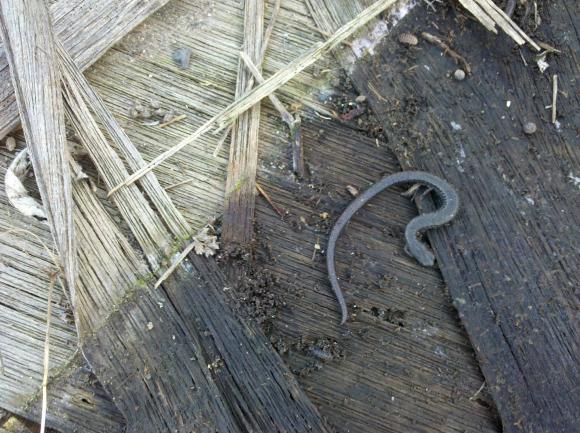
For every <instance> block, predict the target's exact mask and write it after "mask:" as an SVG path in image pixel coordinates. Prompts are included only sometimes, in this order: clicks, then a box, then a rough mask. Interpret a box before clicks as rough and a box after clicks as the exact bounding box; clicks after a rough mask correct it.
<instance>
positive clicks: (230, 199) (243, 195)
mask: <svg viewBox="0 0 580 433" xmlns="http://www.w3.org/2000/svg"><path fill="white" fill-rule="evenodd" d="M244 15H245V19H244V46H243V50H242V51H243V52H244V53H245V54H247V55H248V56H249V57H250V58H251V59H252V61H253V62H254V63H256V64H258V68H260V69H261V63H262V62H261V60H262V39H263V34H264V3H263V1H262V0H245V2H244ZM253 81H254V79H253V77H252V74H251V73H250V72H249V71H248V68H247V67H246V66H245V65H244V63H243V62H242V61H240V62H239V65H238V82H237V85H236V98H238V99H239V98H241V97H242V96H243V95H244V94H245V93H246V92H248V91H249V90H251V87H250V86H249V83H250V82H253ZM259 128H260V103H258V104H256V105H254V106H253V107H252V108H250V109H249V110H248V111H246V112H245V113H242V114H241V115H240V117H238V119H237V120H236V121H235V122H234V126H233V129H232V139H231V144H230V159H229V162H228V177H227V179H226V193H225V198H224V216H223V228H222V230H223V231H222V239H223V242H224V243H225V245H226V246H227V247H228V248H234V247H235V246H236V245H238V246H241V247H243V248H246V247H248V244H249V243H250V241H251V240H252V235H253V225H254V208H255V205H256V203H255V198H256V167H257V164H258V133H259Z"/></svg>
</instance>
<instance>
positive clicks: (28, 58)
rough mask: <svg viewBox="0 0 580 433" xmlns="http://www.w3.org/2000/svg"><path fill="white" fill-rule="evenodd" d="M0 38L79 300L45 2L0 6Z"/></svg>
mask: <svg viewBox="0 0 580 433" xmlns="http://www.w3.org/2000/svg"><path fill="white" fill-rule="evenodd" d="M0 33H1V35H2V39H3V41H4V50H5V52H6V57H7V59H8V63H9V64H10V72H11V75H12V84H13V85H14V91H15V94H16V100H17V102H18V109H19V112H20V119H21V121H22V126H23V129H24V135H25V137H26V142H27V143H28V149H29V151H30V159H31V161H32V165H33V167H34V172H35V174H36V182H37V184H38V189H39V191H40V195H41V197H42V202H43V205H44V208H45V210H46V215H47V219H48V222H49V225H50V227H51V232H52V235H53V237H54V240H55V244H56V246H57V249H58V252H59V256H60V263H61V266H62V267H63V270H64V276H65V279H66V282H67V286H68V291H69V295H70V299H71V302H72V303H73V304H74V300H75V277H76V247H75V240H74V224H73V200H72V190H71V175H70V171H69V165H68V159H69V155H68V150H67V141H66V134H65V124H64V107H63V103H62V95H61V89H60V73H59V70H58V64H57V62H56V51H55V46H54V40H53V35H52V32H51V24H50V21H49V13H48V9H47V6H46V3H45V2H44V1H42V0H22V1H17V2H14V1H11V0H1V1H0Z"/></svg>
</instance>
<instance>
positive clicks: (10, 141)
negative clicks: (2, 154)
mask: <svg viewBox="0 0 580 433" xmlns="http://www.w3.org/2000/svg"><path fill="white" fill-rule="evenodd" d="M14 149H16V139H15V138H14V137H6V150H8V152H12V151H13V150H14Z"/></svg>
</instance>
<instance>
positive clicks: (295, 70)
mask: <svg viewBox="0 0 580 433" xmlns="http://www.w3.org/2000/svg"><path fill="white" fill-rule="evenodd" d="M395 3H397V0H379V1H377V2H375V3H374V4H373V5H371V6H370V7H368V8H367V9H365V10H364V11H362V12H361V13H360V14H359V15H358V16H357V17H356V18H354V19H353V20H352V21H350V22H348V23H346V24H345V25H344V26H342V27H341V28H340V29H338V30H337V31H336V32H335V33H334V34H333V35H332V36H331V37H330V38H329V39H328V40H327V41H326V42H324V43H319V44H316V45H315V46H314V47H313V48H312V49H310V50H308V51H307V52H306V53H304V54H303V55H302V56H300V57H298V58H297V59H296V60H294V61H293V62H291V63H290V64H289V65H288V66H286V67H285V68H284V69H282V70H280V71H278V72H276V73H275V74H274V75H272V76H271V77H270V78H268V79H267V80H266V81H264V83H262V84H260V85H259V86H257V87H255V88H254V89H253V90H252V91H251V92H249V93H247V94H246V95H244V96H243V97H242V98H241V99H238V100H236V101H235V102H232V103H231V104H230V105H228V106H227V107H226V108H224V109H223V110H222V111H220V112H219V113H218V114H217V115H216V116H214V117H212V118H211V119H209V120H208V121H207V122H205V123H204V124H203V125H202V126H200V127H199V129H198V130H197V131H195V132H194V133H193V134H192V135H190V136H189V137H186V138H185V139H183V140H182V141H181V142H179V143H178V144H176V145H175V146H174V147H172V148H171V149H169V150H167V151H166V152H164V153H162V154H161V155H159V156H158V157H157V158H155V159H154V160H153V161H151V162H150V163H149V164H147V165H145V166H143V167H141V168H140V169H139V170H137V171H135V173H133V174H132V175H131V176H129V177H128V178H127V179H125V181H124V182H123V183H120V184H118V185H117V186H115V187H114V188H113V189H112V190H111V191H110V192H109V195H110V194H112V193H114V192H115V191H117V190H118V189H119V188H121V187H123V186H127V185H130V184H132V183H133V182H135V181H136V180H137V179H139V178H141V177H142V176H143V175H145V174H146V173H149V172H150V171H151V170H153V169H154V168H155V167H157V166H158V165H160V164H161V163H163V161H165V160H166V159H167V158H169V157H171V156H173V155H175V154H176V153H177V152H179V151H180V150H181V149H183V148H184V147H185V146H187V145H188V144H191V143H193V142H194V141H195V140H197V139H198V138H199V137H201V136H202V135H204V134H205V133H207V132H208V131H210V130H211V129H212V127H213V126H214V125H217V126H218V127H219V129H224V128H225V127H227V126H228V125H229V124H230V123H231V122H232V121H233V120H234V119H236V118H237V117H238V116H239V115H240V114H241V113H243V112H244V111H246V110H247V109H248V108H250V107H252V106H253V105H254V104H256V103H258V102H259V101H261V100H262V99H264V98H265V97H267V96H268V95H270V94H271V93H273V92H275V91H276V90H277V89H279V88H280V87H282V86H283V85H284V84H286V83H287V82H288V81H290V80H291V79H292V78H294V77H295V76H296V75H298V74H299V73H300V72H302V71H303V70H304V69H306V68H307V67H309V66H310V65H312V64H314V63H315V62H316V61H317V60H319V59H320V58H321V57H323V56H324V55H326V54H327V53H329V52H330V51H332V50H333V49H334V48H336V47H337V46H339V45H340V44H342V43H343V42H344V40H345V39H347V38H349V37H350V36H352V35H353V34H354V33H355V32H356V31H357V30H358V29H360V28H361V27H362V26H364V25H365V24H366V23H368V22H369V21H370V20H372V19H373V18H374V17H376V16H377V15H378V14H380V13H381V12H382V11H384V10H385V9H386V8H388V7H390V6H392V5H394V4H395Z"/></svg>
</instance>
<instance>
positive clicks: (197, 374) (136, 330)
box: [83, 255, 329, 433]
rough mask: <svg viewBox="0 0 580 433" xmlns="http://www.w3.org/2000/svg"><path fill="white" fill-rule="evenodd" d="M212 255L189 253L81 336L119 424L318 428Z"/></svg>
mask: <svg viewBox="0 0 580 433" xmlns="http://www.w3.org/2000/svg"><path fill="white" fill-rule="evenodd" d="M229 290H230V288H228V285H227V283H226V281H225V278H224V277H223V274H222V270H221V269H220V268H219V267H218V266H217V265H216V263H215V261H214V260H213V259H207V258H205V257H200V256H197V255H192V256H190V257H189V258H188V259H186V260H185V261H184V262H182V265H180V266H179V267H178V268H177V270H176V271H175V272H174V273H173V274H172V275H171V276H170V277H169V278H168V279H167V280H166V281H165V282H164V285H163V288H162V289H161V288H160V289H158V290H152V291H147V292H143V293H136V295H135V296H131V297H129V298H128V299H127V300H126V302H123V303H122V304H121V305H119V306H118V308H116V309H115V311H114V312H112V314H111V316H110V317H109V318H108V320H107V322H106V324H105V325H103V326H102V327H101V328H99V329H97V330H95V333H94V335H93V336H91V337H87V338H86V339H85V341H84V342H83V351H84V354H85V356H86V357H87V359H88V360H89V363H90V364H91V366H92V368H93V369H94V371H95V374H96V375H97V376H98V377H99V379H100V380H101V383H102V384H103V386H104V387H105V389H107V391H108V392H109V393H110V395H111V397H112V398H113V400H114V401H115V402H116V403H117V405H118V407H119V409H120V411H121V412H122V413H123V414H124V415H125V416H126V418H127V432H144V431H147V432H152V433H153V432H159V433H163V432H167V431H171V432H177V433H189V432H191V431H197V432H200V433H202V432H206V433H212V432H216V431H218V432H232V433H235V432H240V433H243V432H296V433H301V432H307V431H313V432H321V433H324V432H327V431H329V430H328V429H327V427H326V425H325V422H324V421H323V420H322V418H321V416H320V415H319V414H318V411H317V409H316V408H315V406H314V405H313V404H312V403H311V402H310V400H309V399H308V398H307V397H306V395H305V394H304V392H303V390H302V389H300V387H299V386H298V383H297V381H296V379H295V378H294V377H293V376H292V374H291V373H290V371H288V370H287V367H286V366H285V365H284V363H283V361H282V360H281V359H280V357H279V356H278V355H277V353H276V352H275V351H274V350H273V348H272V346H271V345H270V343H269V341H268V340H267V339H266V338H265V336H264V334H263V333H262V332H261V330H260V329H259V328H258V327H257V326H256V324H255V323H254V322H252V321H246V320H244V319H243V318H242V316H241V315H239V314H237V313H236V312H235V311H234V310H233V309H232V307H231V305H233V304H230V302H231V300H229V299H230V296H229V294H228V291H229Z"/></svg>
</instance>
